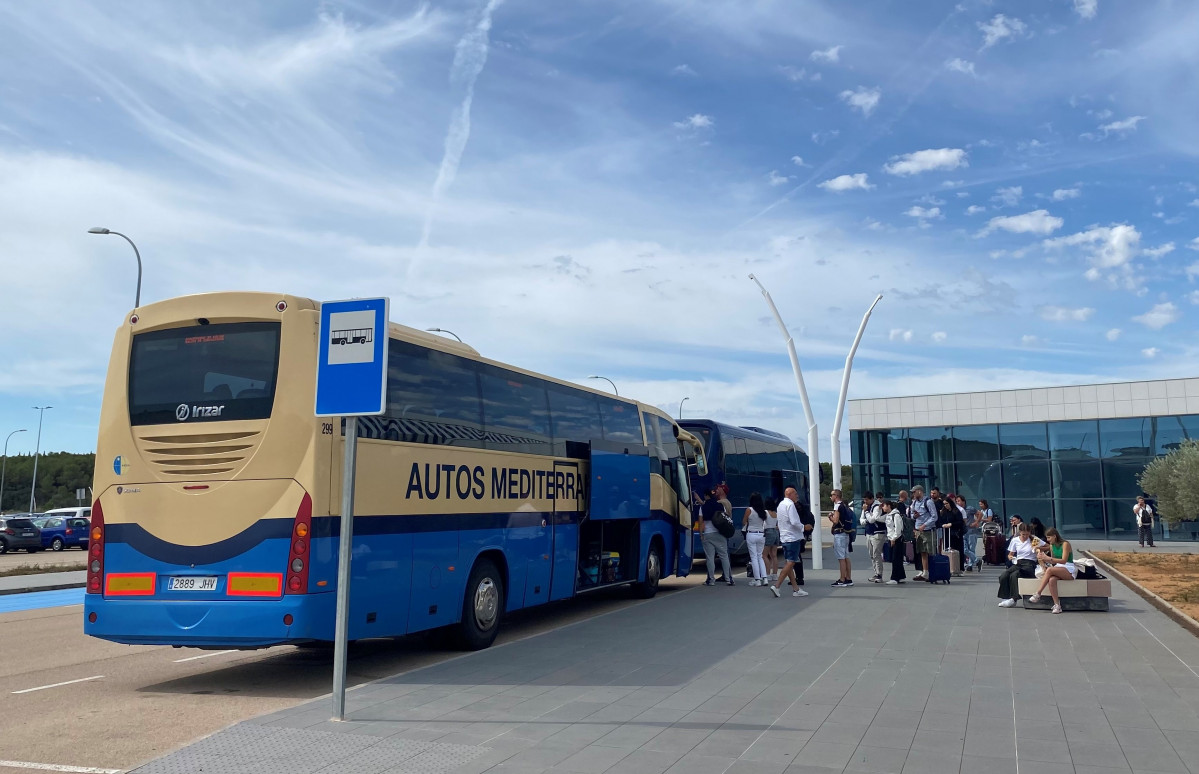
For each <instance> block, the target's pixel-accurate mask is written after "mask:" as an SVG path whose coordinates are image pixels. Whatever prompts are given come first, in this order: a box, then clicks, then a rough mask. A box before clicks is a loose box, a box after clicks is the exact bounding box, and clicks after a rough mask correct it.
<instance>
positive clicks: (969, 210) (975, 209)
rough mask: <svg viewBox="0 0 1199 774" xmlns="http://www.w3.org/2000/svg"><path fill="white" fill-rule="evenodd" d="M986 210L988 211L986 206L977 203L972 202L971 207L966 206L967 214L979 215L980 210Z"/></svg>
mask: <svg viewBox="0 0 1199 774" xmlns="http://www.w3.org/2000/svg"><path fill="white" fill-rule="evenodd" d="M986 211H987V208H986V207H980V206H978V205H977V204H971V205H970V206H969V207H967V208H966V214H967V215H977V214H978V213H980V212H986Z"/></svg>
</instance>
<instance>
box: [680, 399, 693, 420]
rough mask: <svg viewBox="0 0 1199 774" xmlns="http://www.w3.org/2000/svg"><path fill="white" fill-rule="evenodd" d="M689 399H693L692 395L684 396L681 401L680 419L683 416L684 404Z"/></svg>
mask: <svg viewBox="0 0 1199 774" xmlns="http://www.w3.org/2000/svg"><path fill="white" fill-rule="evenodd" d="M689 400H691V396H690V395H688V396H687V397H686V398H683V399H682V400H680V401H679V419H682V418H683V404H684V403H686V402H687V401H689Z"/></svg>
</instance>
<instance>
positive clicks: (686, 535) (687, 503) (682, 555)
mask: <svg viewBox="0 0 1199 774" xmlns="http://www.w3.org/2000/svg"><path fill="white" fill-rule="evenodd" d="M674 466H675V482H676V483H675V489H676V490H677V494H678V498H677V499H678V509H679V519H678V524H677V525H675V526H676V529H675V534H676V535H678V541H677V542H678V551H677V552H676V553H675V568H674V574H675V575H677V576H679V577H680V578H685V577H687V574H688V573H690V572H691V563H692V562H693V561H694V556H695V555H694V552H693V548H694V546H693V544H692V541H691V487H690V486H688V483H689V478H688V475H687V474H688V470H687V460H686V459H682V458H678V459H675V460H674Z"/></svg>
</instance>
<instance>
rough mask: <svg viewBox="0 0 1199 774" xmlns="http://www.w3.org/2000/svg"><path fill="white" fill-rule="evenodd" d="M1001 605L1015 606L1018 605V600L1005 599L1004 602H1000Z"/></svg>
mask: <svg viewBox="0 0 1199 774" xmlns="http://www.w3.org/2000/svg"><path fill="white" fill-rule="evenodd" d="M999 606H1000V607H1015V606H1016V600H1014V599H1005V600H1003V601H1002V602H1000V603H999Z"/></svg>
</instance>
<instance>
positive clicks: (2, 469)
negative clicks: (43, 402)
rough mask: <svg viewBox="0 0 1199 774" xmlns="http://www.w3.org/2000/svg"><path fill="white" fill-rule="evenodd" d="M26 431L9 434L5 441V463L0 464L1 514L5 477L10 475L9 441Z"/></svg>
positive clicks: (14, 431) (1, 510) (1, 511)
mask: <svg viewBox="0 0 1199 774" xmlns="http://www.w3.org/2000/svg"><path fill="white" fill-rule="evenodd" d="M23 432H25V429H24V428H22V429H20V430H13V431H12V432H11V433H9V434H8V438H5V439H4V462H3V464H0V513H4V475H5V474H6V473H8V441H9V439H11V438H12V437H13V436H14V435H16V434H17V433H23Z"/></svg>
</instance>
